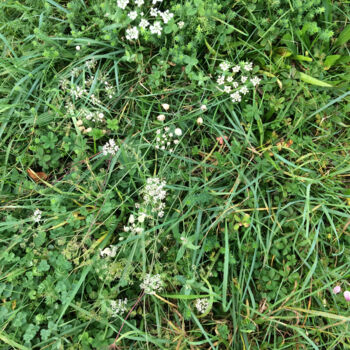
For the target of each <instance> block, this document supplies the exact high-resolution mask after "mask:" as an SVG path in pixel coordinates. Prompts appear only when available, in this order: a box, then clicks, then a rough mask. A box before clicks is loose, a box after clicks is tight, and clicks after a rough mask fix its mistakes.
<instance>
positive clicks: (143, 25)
mask: <svg viewBox="0 0 350 350" xmlns="http://www.w3.org/2000/svg"><path fill="white" fill-rule="evenodd" d="M148 26H149V22H148V21H147V19H144V18H142V19H141V21H140V24H139V27H140V28H142V29H146V28H147V27H148Z"/></svg>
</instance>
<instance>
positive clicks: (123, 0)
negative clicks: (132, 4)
mask: <svg viewBox="0 0 350 350" xmlns="http://www.w3.org/2000/svg"><path fill="white" fill-rule="evenodd" d="M128 3H129V0H117V6H118V7H119V8H121V9H122V10H124V9H125V7H126V6H128Z"/></svg>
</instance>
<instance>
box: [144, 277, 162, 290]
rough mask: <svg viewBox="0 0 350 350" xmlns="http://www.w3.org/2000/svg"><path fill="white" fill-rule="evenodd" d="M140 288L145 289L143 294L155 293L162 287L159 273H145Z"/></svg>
mask: <svg viewBox="0 0 350 350" xmlns="http://www.w3.org/2000/svg"><path fill="white" fill-rule="evenodd" d="M140 288H141V289H143V290H144V291H145V294H155V293H156V292H157V291H160V290H161V289H162V288H163V281H162V279H161V277H160V275H159V274H157V275H154V276H152V275H150V274H147V275H146V277H145V278H144V280H143V282H142V283H141V284H140Z"/></svg>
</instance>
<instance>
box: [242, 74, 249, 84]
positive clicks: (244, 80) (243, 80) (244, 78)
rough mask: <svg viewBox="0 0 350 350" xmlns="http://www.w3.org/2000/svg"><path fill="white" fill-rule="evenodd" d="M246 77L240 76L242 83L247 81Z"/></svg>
mask: <svg viewBox="0 0 350 350" xmlns="http://www.w3.org/2000/svg"><path fill="white" fill-rule="evenodd" d="M247 79H248V77H247V76H245V75H242V76H241V82H242V83H243V84H244V83H245V82H246V81H247Z"/></svg>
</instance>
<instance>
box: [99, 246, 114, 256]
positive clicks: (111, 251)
mask: <svg viewBox="0 0 350 350" xmlns="http://www.w3.org/2000/svg"><path fill="white" fill-rule="evenodd" d="M116 254H117V246H115V245H111V246H110V247H107V248H105V249H103V250H102V249H100V256H101V258H104V257H106V256H108V257H110V258H114V257H115V256H116Z"/></svg>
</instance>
